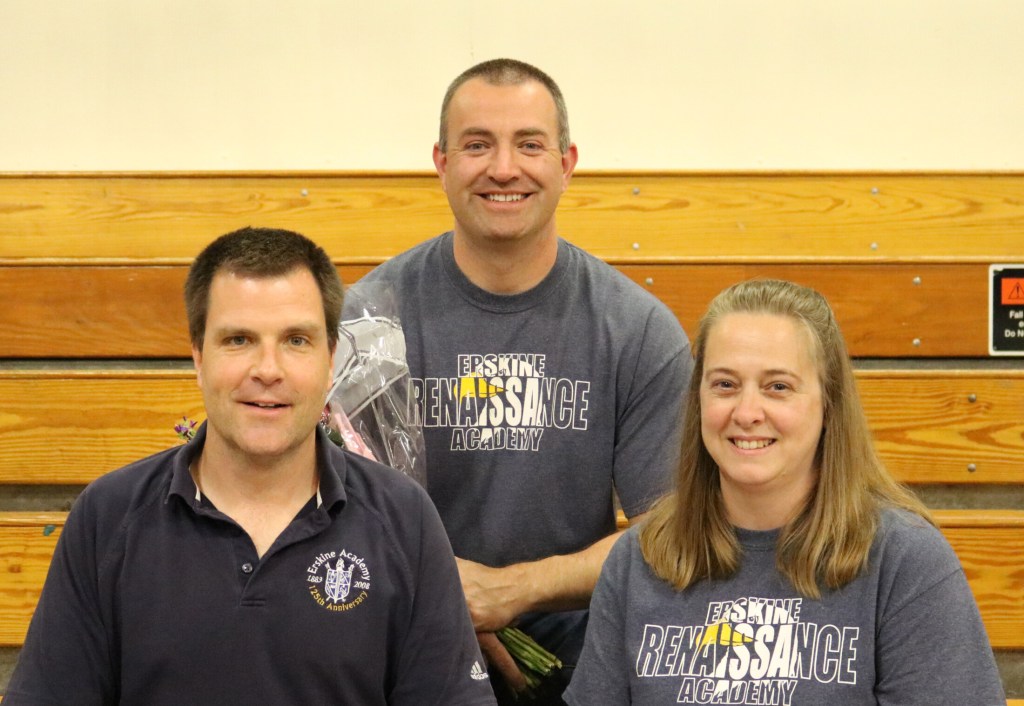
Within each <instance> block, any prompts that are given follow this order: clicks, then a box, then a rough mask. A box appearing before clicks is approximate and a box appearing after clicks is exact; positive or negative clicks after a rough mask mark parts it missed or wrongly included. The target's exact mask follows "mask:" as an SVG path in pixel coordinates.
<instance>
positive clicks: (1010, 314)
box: [988, 264, 1024, 356]
mask: <svg viewBox="0 0 1024 706" xmlns="http://www.w3.org/2000/svg"><path fill="white" fill-rule="evenodd" d="M988 275H989V290H988V291H989V297H988V299H989V317H988V333H989V336H988V352H989V355H1019V356H1024V264H1020V265H992V266H990V267H989V268H988Z"/></svg>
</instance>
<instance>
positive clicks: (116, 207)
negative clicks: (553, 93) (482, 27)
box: [0, 173, 1024, 697]
mask: <svg viewBox="0 0 1024 706" xmlns="http://www.w3.org/2000/svg"><path fill="white" fill-rule="evenodd" d="M1022 195H1024V174H959V173H958V174H631V173H617V174H581V175H578V176H576V177H575V178H574V180H573V183H572V185H571V186H570V189H569V191H568V192H566V194H565V196H564V197H563V199H562V205H561V206H560V211H559V226H560V231H561V232H562V233H563V235H564V236H565V237H566V238H568V239H569V240H571V241H573V242H575V243H577V244H579V245H581V246H582V247H584V248H585V249H587V250H589V251H590V252H592V253H594V254H596V255H598V256H599V257H602V258H603V259H605V260H607V261H609V262H611V263H612V264H614V265H615V266H616V267H618V268H619V269H621V270H622V271H623V272H624V273H626V274H627V275H628V276H629V277H631V278H632V279H634V280H635V281H636V282H638V283H639V284H641V285H642V286H644V287H646V288H648V289H649V290H650V291H652V292H653V293H654V294H655V295H657V296H658V297H660V298H661V299H662V300H663V301H665V302H666V304H668V305H669V306H670V308H672V310H673V311H674V312H675V313H676V315H677V316H678V317H679V319H680V321H681V322H682V323H683V325H684V327H685V328H686V329H687V330H688V331H691V332H692V331H693V330H694V328H695V324H696V320H697V318H698V316H699V315H700V313H701V312H702V311H703V309H704V307H705V306H706V304H707V302H708V301H709V300H710V299H711V297H712V296H713V295H714V294H715V293H717V292H718V291H719V290H720V289H722V288H723V287H724V286H726V285H728V284H731V283H733V282H736V281H739V280H742V279H746V278H748V277H752V276H775V277H784V278H788V279H793V280H796V281H798V282H801V283H804V284H809V285H811V286H814V287H816V288H817V289H819V290H821V291H822V292H823V293H825V294H826V296H828V297H829V299H830V301H831V302H832V304H833V306H834V307H835V309H836V313H837V316H838V318H839V319H840V323H841V325H842V327H843V330H844V333H845V336H846V338H847V342H848V344H849V347H850V352H851V354H852V355H853V356H854V357H855V359H856V363H857V376H858V383H859V385H860V389H861V393H862V395H863V399H864V403H865V407H866V409H867V412H868V417H869V421H870V423H871V429H872V431H873V433H874V435H875V438H876V440H877V443H878V447H879V450H880V452H881V454H882V456H883V457H884V459H885V461H886V463H887V464H888V465H889V467H890V469H891V470H892V471H893V472H894V473H895V474H896V475H897V476H898V477H900V478H901V479H902V480H904V481H906V482H908V483H910V484H913V485H914V486H915V487H917V488H920V489H921V491H922V493H923V494H924V496H925V497H926V499H927V498H928V497H929V496H928V491H929V489H931V488H934V487H940V486H941V487H943V488H950V487H951V488H953V489H955V491H956V492H955V493H954V496H955V497H957V498H958V500H957V503H956V507H936V510H937V512H936V515H937V517H938V519H939V520H940V523H941V526H942V529H943V531H944V533H945V534H946V536H947V537H948V538H949V540H950V542H951V543H952V544H953V547H954V548H955V549H956V551H957V553H958V555H959V556H960V559H961V562H962V563H963V565H964V569H965V572H966V573H967V576H968V580H969V581H970V583H971V586H972V589H973V590H974V592H975V596H976V598H977V600H978V603H979V605H980V607H981V610H982V615H983V618H984V620H985V624H986V628H987V629H988V632H989V637H990V639H991V641H992V644H993V646H994V647H995V648H996V650H997V654H999V656H1000V659H1001V661H1003V662H1004V663H1008V664H1010V666H1011V669H1010V671H1014V669H1015V670H1016V673H1022V670H1021V665H1024V570H1022V567H1024V507H1022V506H1021V505H1020V503H1019V501H1012V502H1008V503H1006V504H999V503H996V504H995V505H993V503H992V502H991V500H990V499H991V497H992V493H991V492H985V491H989V490H990V489H995V491H996V493H997V495H998V491H999V490H1000V489H1005V490H1014V489H1017V488H1020V487H1022V486H1024V358H999V359H996V358H989V357H988V345H987V335H988V330H987V314H988V304H987V301H988V296H989V295H988V265H989V264H995V263H1014V262H1018V263H1019V262H1022V261H1024V198H1022ZM450 223H451V216H450V213H449V211H448V208H447V204H446V202H445V200H444V196H443V194H442V193H441V190H440V188H439V187H438V185H437V183H436V178H435V177H433V176H431V175H421V174H380V175H357V174H323V173H316V174H201V175H190V174H75V175H67V174H64V175H61V174H52V175H51V174H43V175H2V174H0V301H3V302H4V306H2V307H0V331H3V332H4V334H5V335H4V336H2V337H0V645H8V646H15V647H16V646H17V645H19V644H21V641H22V640H23V639H24V632H25V629H26V627H27V624H28V620H29V618H30V617H31V613H32V610H33V607H34V605H35V601H36V599H37V597H38V592H39V588H40V586H41V584H42V581H43V578H44V576H45V570H46V566H47V564H48V561H49V557H50V555H51V553H52V551H53V546H54V544H55V542H56V539H57V537H58V536H59V534H60V530H61V528H62V526H63V518H64V513H63V512H61V511H60V510H62V508H60V507H56V506H55V507H52V508H48V509H46V510H45V511H38V510H32V511H28V510H16V509H11V508H17V507H19V494H20V493H23V492H24V491H25V487H26V486H37V487H38V488H41V489H42V490H43V491H45V490H46V489H47V488H51V487H54V488H56V487H64V486H67V485H71V486H77V485H81V484H84V483H87V482H89V481H90V480H91V479H93V478H95V477H96V476H97V475H99V474H101V473H103V472H105V471H108V470H112V469H114V468H117V467H119V466H121V465H123V464H125V463H128V462H129V461H132V460H135V459H137V458H139V457H141V456H144V455H146V454H149V453H152V452H155V451H157V450H160V449H162V448H165V447H167V446H168V445H171V444H174V443H177V440H176V438H175V436H174V433H173V431H172V428H171V427H172V426H173V424H174V422H175V421H177V420H178V419H180V418H181V417H182V416H183V415H185V416H189V417H191V418H197V419H198V418H201V417H202V405H201V401H200V398H199V393H198V390H197V389H196V386H195V378H194V374H193V373H192V372H191V369H190V365H189V362H188V360H187V358H188V354H189V349H188V341H187V334H186V326H185V320H184V307H183V304H182V298H181V285H182V282H183V281H184V277H185V272H186V270H187V266H188V263H189V262H190V260H191V258H192V257H193V256H194V255H195V254H196V253H197V252H198V251H199V250H200V249H201V248H202V247H203V246H204V245H205V244H206V243H208V242H209V241H210V240H212V239H213V238H214V237H216V236H217V235H220V234H222V233H225V232H228V231H230V230H233V229H235V228H238V227H241V226H245V225H263V226H277V227H284V228H291V229H294V230H297V231H299V232H302V233H305V234H307V235H309V236H310V237H312V238H313V239H314V240H316V241H317V242H319V243H321V244H322V245H323V246H324V247H325V248H326V249H327V251H328V252H329V253H331V255H332V257H334V259H335V261H336V262H337V263H338V265H339V269H340V271H341V273H342V277H343V279H344V280H345V281H346V282H353V281H355V280H356V279H358V277H359V276H360V275H361V274H363V273H364V272H366V271H368V269H370V268H371V267H372V266H373V265H375V264H377V263H378V262H380V261H382V260H383V259H385V258H387V257H389V256H391V255H394V254H396V253H398V252H400V251H402V250H404V249H406V248H408V247H410V246H412V245H413V244H415V243H417V242H420V241H422V240H424V239H425V238H427V237H429V236H431V235H434V234H436V233H440V232H442V231H444V230H446V229H448V228H449V227H450ZM1009 495H1010V497H1011V498H1013V497H1020V496H1019V495H1017V496H1014V495H1013V493H1010V494H1009ZM945 497H949V496H948V495H947V496H945ZM2 686H3V685H2V684H0V687H2ZM1007 689H1008V693H1009V694H1011V695H1012V696H1015V697H1024V683H1019V684H1018V683H1008V685H1007ZM0 691H2V688H0Z"/></svg>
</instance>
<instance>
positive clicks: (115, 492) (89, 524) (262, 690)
mask: <svg viewBox="0 0 1024 706" xmlns="http://www.w3.org/2000/svg"><path fill="white" fill-rule="evenodd" d="M318 434H319V437H318V441H317V463H318V468H319V470H320V494H321V497H322V500H323V502H322V505H320V506H319V507H317V506H316V502H315V498H313V499H311V500H310V502H309V503H308V504H307V506H306V507H305V508H303V510H302V511H301V512H300V513H299V514H298V516H296V518H295V519H294V520H293V522H292V523H291V524H290V525H289V526H288V527H287V528H286V529H285V531H284V532H283V533H282V534H281V535H280V537H278V539H277V541H276V542H275V543H274V544H273V546H271V547H270V549H268V550H267V552H266V553H265V554H264V555H263V557H258V556H257V554H256V550H255V547H254V546H253V544H252V542H251V540H250V539H249V537H248V535H247V534H246V533H245V532H244V531H243V530H242V529H241V528H240V527H239V526H238V525H237V524H236V523H235V522H233V521H232V520H231V519H230V518H228V517H227V516H225V515H223V514H222V513H220V512H219V511H218V510H217V509H216V508H215V507H213V506H212V505H210V504H209V502H208V501H206V500H197V499H196V488H195V484H194V482H193V481H192V478H191V476H190V475H189V472H188V464H189V461H190V460H191V458H192V457H193V456H195V455H196V453H198V450H199V448H200V447H201V446H202V444H203V441H204V438H205V428H203V429H201V430H200V432H199V434H198V435H197V437H196V439H195V440H193V441H192V442H191V443H189V444H188V445H187V446H182V447H178V448H174V449H171V450H168V451H164V452H162V453H160V454H157V455H155V456H152V457H150V458H147V459H145V460H143V461H140V462H138V463H135V464H132V465H131V466H128V467H126V468H123V469H121V470H119V471H115V472H113V473H110V474H108V475H106V476H104V477H102V478H100V479H99V480H97V481H96V482H94V483H93V484H91V485H90V486H89V487H88V488H87V489H86V490H85V491H84V492H83V494H82V496H81V497H80V498H79V500H78V501H77V502H76V504H75V507H74V508H73V509H72V511H71V513H70V515H69V517H68V521H67V524H66V526H65V529H64V531H63V534H62V535H61V538H60V540H59V542H58V545H57V551H56V553H55V556H54V561H53V563H52V565H51V568H50V573H49V576H48V577H47V581H46V585H45V588H44V590H43V594H42V597H41V599H40V601H39V605H38V608H37V610H36V613H35V616H34V618H33V620H32V624H31V627H30V629H29V633H28V636H27V638H26V642H25V646H24V649H23V650H22V653H21V657H20V660H19V664H18V666H17V668H16V670H15V672H14V675H13V677H12V679H11V682H10V685H9V687H8V691H7V693H6V694H5V696H4V706H8V705H9V704H12V705H14V706H17V705H18V704H33V705H39V704H71V703H74V704H78V705H87V704H125V705H127V704H140V705H142V704H145V705H146V706H158V705H161V704H186V703H187V704H205V703H211V704H212V703H224V704H235V703H245V704H288V703H303V704H327V703H331V704H360V705H363V704H366V705H370V704H392V705H395V704H408V705H409V706H423V705H424V704H445V705H447V704H493V703H494V700H493V695H492V694H491V693H490V689H489V687H488V681H487V679H486V676H482V668H481V665H482V664H483V660H482V658H481V656H480V652H479V647H478V645H477V643H476V638H475V635H474V633H473V630H472V624H471V621H470V618H469V612H468V610H467V609H466V606H465V600H464V598H463V595H462V589H461V585H460V583H459V578H458V572H457V569H456V567H455V561H454V558H453V556H452V552H451V547H450V545H449V543H448V541H447V539H446V537H445V534H444V529H443V527H442V525H441V522H440V519H439V518H438V516H437V513H436V511H435V510H434V508H433V506H432V505H431V503H430V501H429V499H428V498H427V496H426V493H425V492H424V491H423V490H422V489H421V488H420V487H419V486H418V485H416V484H415V483H414V482H412V481H411V480H410V479H408V478H406V477H405V476H403V475H402V474H400V473H398V472H397V471H395V470H393V469H390V468H387V467H385V466H382V465H380V464H377V463H374V462H371V461H368V460H366V459H363V458H361V457H358V456H355V455H352V454H349V453H348V452H345V451H342V450H341V449H339V448H337V447H336V446H334V444H332V443H331V442H330V441H329V440H327V439H326V437H325V436H324V435H323V434H322V432H319V431H318ZM339 559H340V560H341V561H340V562H339ZM329 572H334V573H333V574H332V573H329Z"/></svg>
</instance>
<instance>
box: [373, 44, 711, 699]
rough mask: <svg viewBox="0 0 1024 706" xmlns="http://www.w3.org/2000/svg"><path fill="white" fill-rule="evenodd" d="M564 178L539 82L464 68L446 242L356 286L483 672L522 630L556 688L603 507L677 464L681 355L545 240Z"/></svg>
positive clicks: (685, 371)
mask: <svg viewBox="0 0 1024 706" xmlns="http://www.w3.org/2000/svg"><path fill="white" fill-rule="evenodd" d="M576 160H577V151H576V146H575V145H574V144H572V143H571V142H570V141H569V134H568V122H567V119H566V114H565V105H564V100H563V99H562V95H561V92H560V91H559V89H558V86H557V85H555V83H554V82H553V81H552V80H551V79H550V78H549V77H548V76H547V75H546V74H544V73H542V72H540V71H539V70H537V69H536V68H534V67H532V66H529V65H528V64H523V63H521V62H517V61H511V60H507V59H499V60H495V61H491V62H485V63H484V64H481V65H478V66H475V67H473V68H472V69H470V70H469V71H467V72H465V73H464V74H462V75H461V76H459V77H458V78H457V79H456V80H455V81H454V82H453V84H452V86H451V87H450V88H449V90H448V93H447V95H446V97H445V101H444V104H443V106H442V113H441V134H440V140H439V142H438V144H437V145H435V147H434V163H435V165H436V167H437V172H438V175H439V176H440V177H441V183H442V187H443V188H444V190H445V192H446V193H447V196H448V201H449V203H450V205H451V208H452V212H453V214H454V216H455V227H454V230H453V231H452V232H451V233H446V234H444V235H442V236H439V237H438V238H435V239H432V240H430V241H428V242H426V243H423V244H422V245H420V246H418V247H415V248H413V249H412V250H410V251H408V252H406V253H403V254H401V255H399V256H398V257H396V258H394V259H392V260H391V261H389V262H387V263H385V264H384V265H382V266H381V267H379V268H377V269H376V270H374V271H373V272H372V273H370V274H369V275H368V276H367V277H366V278H365V280H364V281H365V282H373V283H387V284H389V285H390V286H391V287H392V288H393V290H394V293H395V295H396V297H397V300H398V305H399V315H400V317H401V322H402V327H403V330H404V333H405V338H406V344H407V358H408V362H409V367H410V370H411V373H412V377H413V393H414V395H415V397H416V400H417V402H418V406H419V411H420V414H421V415H422V416H421V421H422V423H423V428H424V433H425V437H426V444H427V454H426V455H427V478H428V483H427V485H428V490H429V493H430V496H431V498H432V499H433V501H434V503H435V504H436V505H437V508H438V510H439V512H440V514H441V518H442V521H443V522H444V525H445V528H446V530H447V531H448V534H449V537H450V538H451V541H452V545H453V548H454V550H455V554H456V556H457V557H459V572H460V576H461V579H462V583H463V588H464V590H465V592H466V598H467V600H468V602H469V606H470V612H471V614H472V616H473V621H474V624H475V627H476V629H477V630H478V631H479V632H480V633H481V635H480V638H481V645H482V646H483V647H484V650H485V652H488V653H489V655H490V656H491V657H492V658H494V659H492V668H491V672H492V674H493V672H494V671H495V670H496V669H499V668H500V664H501V662H500V659H498V658H499V657H500V655H499V654H497V652H498V651H500V650H501V648H500V645H499V644H498V643H497V641H496V640H495V639H494V636H493V635H491V634H490V633H491V632H492V631H494V630H497V629H499V628H502V627H504V626H506V625H508V624H509V623H511V622H513V621H518V624H519V626H520V627H522V628H523V629H525V630H526V631H527V632H529V633H531V634H532V635H533V636H534V637H535V638H537V639H538V640H539V641H540V642H541V643H542V644H543V645H544V646H546V647H548V648H549V649H552V650H553V651H555V652H556V653H557V654H558V655H559V656H560V657H561V658H562V660H563V662H565V663H566V665H567V669H566V670H564V672H565V674H564V675H563V676H565V677H566V678H567V677H568V674H569V673H570V672H571V668H572V666H573V665H574V664H575V661H576V657H577V656H578V653H579V649H581V646H582V636H583V631H584V629H585V627H586V613H585V611H583V610H582V609H585V608H586V606H587V605H588V602H589V600H590V594H591V592H592V591H593V588H594V584H595V583H596V581H597V576H598V574H599V571H600V567H601V564H602V562H603V561H604V558H605V557H606V556H607V554H608V551H609V549H610V548H611V545H612V543H613V542H614V538H615V518H614V508H613V496H614V495H615V494H617V495H618V497H619V499H620V501H621V504H622V508H623V510H624V511H625V513H626V515H627V516H628V517H630V518H631V519H633V518H635V517H636V516H638V515H640V514H642V513H644V512H645V511H646V510H647V509H648V507H649V506H650V504H651V503H652V502H653V500H655V499H656V498H657V497H658V496H659V495H660V494H661V493H663V492H665V491H666V490H667V489H668V487H669V484H670V482H671V474H672V470H673V469H674V467H675V465H676V462H677V458H678V447H679V433H678V424H679V417H680V409H681V403H682V396H683V391H684V390H685V388H686V385H687V383H688V379H689V375H690V369H691V361H690V354H689V343H688V341H687V339H686V335H685V334H684V333H683V330H682V328H681V327H680V325H679V323H678V321H677V320H676V318H675V317H674V316H673V315H672V313H671V312H670V311H669V310H668V309H667V308H666V307H665V306H664V305H663V304H662V303H661V302H659V301H658V300H657V299H655V298H654V297H653V296H651V295H650V294H649V293H648V292H646V291H644V290H643V289H642V288H641V287H639V286H637V285H636V284H634V283H633V282H631V281H630V280H629V279H628V278H626V277H625V276H623V275H622V274H621V273H619V272H617V271H616V270H614V269H613V268H611V267H610V266H608V265H607V264H605V263H603V262H601V261H599V260H598V259H596V258H594V257H593V256H591V255H588V254H587V253H585V252H583V251H582V250H580V249H579V248H577V247H575V246H573V245H571V244H569V243H568V242H566V241H564V240H561V239H560V238H559V237H558V232H557V229H556V226H555V209H556V207H557V205H558V201H559V198H560V196H561V194H562V192H563V191H564V190H565V189H566V187H567V186H568V184H569V180H570V178H571V176H572V173H573V170H574V168H575V166H576ZM356 286H360V285H359V284H357V285H356ZM566 611H568V612H566ZM515 677H516V675H515V674H509V681H510V683H511V684H513V685H514V684H515V683H516V682H515ZM496 688H498V690H499V699H500V700H501V699H503V698H504V697H503V696H502V692H501V687H496ZM560 692H561V688H560V687H559V686H557V685H555V686H554V687H553V688H552V693H553V694H554V695H553V696H552V697H551V699H550V700H546V701H545V700H543V699H541V700H539V701H538V702H540V703H545V702H547V703H561V700H560V697H559V696H558V694H560Z"/></svg>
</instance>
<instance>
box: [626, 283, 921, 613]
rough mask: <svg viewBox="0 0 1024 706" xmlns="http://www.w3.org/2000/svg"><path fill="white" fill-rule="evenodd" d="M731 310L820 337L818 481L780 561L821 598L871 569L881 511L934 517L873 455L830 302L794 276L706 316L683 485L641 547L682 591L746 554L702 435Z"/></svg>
mask: <svg viewBox="0 0 1024 706" xmlns="http://www.w3.org/2000/svg"><path fill="white" fill-rule="evenodd" d="M734 313H763V314H778V315H782V316H788V317H791V318H792V319H794V320H796V321H798V322H800V323H802V324H803V325H804V326H805V327H806V328H807V330H808V332H809V333H810V338H811V340H812V341H813V346H814V348H815V350H814V351H813V353H814V358H815V361H816V362H817V364H818V374H819V376H820V383H821V390H822V402H823V406H824V429H823V430H822V434H821V438H820V439H819V441H818V450H817V454H816V457H815V468H816V469H817V470H818V477H817V481H816V483H815V487H814V489H813V490H812V491H811V493H810V496H809V498H808V499H807V502H806V503H805V505H804V506H803V508H802V509H801V510H800V511H799V512H798V513H797V515H796V516H795V517H794V518H793V519H792V520H791V521H790V522H789V523H788V524H787V525H786V526H785V527H783V528H782V532H781V535H780V537H779V542H778V546H777V549H776V565H777V566H778V569H779V571H780V572H782V574H783V575H784V576H786V577H787V578H788V579H789V580H790V582H791V583H792V584H793V586H794V588H796V590H797V591H798V592H799V593H801V594H802V595H804V596H807V597H811V598H818V597H820V596H821V588H822V586H823V585H824V586H827V587H828V588H831V589H835V588H839V587H841V586H843V585H845V584H847V583H849V582H850V581H851V580H853V579H854V578H855V577H856V576H857V575H858V574H860V573H861V572H862V571H863V570H864V568H865V567H866V565H867V560H868V552H869V551H870V549H871V543H872V541H873V540H874V537H875V532H876V531H877V528H878V519H879V511H880V509H881V508H882V507H886V506H892V507H900V508H905V509H907V510H910V511H911V512H914V513H917V514H919V515H921V516H922V517H923V518H925V519H926V520H928V521H929V522H932V520H931V517H930V515H929V513H928V510H927V509H926V508H925V506H924V505H923V504H922V503H921V502H920V501H919V500H918V499H917V498H916V497H915V496H914V495H913V494H912V493H911V492H910V491H909V490H907V489H906V488H904V487H903V486H901V485H900V484H899V483H897V482H896V481H895V480H894V479H893V478H892V476H890V475H889V473H888V472H887V471H886V470H885V467H884V466H883V465H882V462H881V460H880V459H879V458H878V455H877V453H876V452H875V448H874V444H873V443H872V440H871V434H870V432H869V430H868V424H867V419H866V417H865V416H864V410H863V408H862V407H861V404H860V397H859V395H858V394H857V385H856V381H855V379H854V375H853V368H852V366H851V365H850V358H849V355H848V354H847V352H846V344H845V343H844V342H843V337H842V334H841V333H840V331H839V325H838V324H837V323H836V320H835V316H834V315H833V313H832V309H831V307H830V306H829V304H828V302H827V301H826V300H825V298H824V297H823V296H822V295H821V294H819V293H818V292H817V291H815V290H813V289H810V288H808V287H802V286H800V285H797V284H793V283H792V282H785V281H781V280H768V279H756V280H749V281H747V282H741V283H739V284H736V285H733V286H731V287H729V288H728V289H726V290H724V291H723V292H722V293H720V294H719V295H718V296H717V297H715V299H714V300H713V301H712V302H711V304H710V306H709V307H708V310H707V312H706V313H705V314H704V317H703V318H702V319H701V321H700V324H699V328H698V331H697V337H696V340H695V342H694V355H695V358H694V369H693V376H692V378H691V379H690V387H689V390H688V391H687V395H686V418H685V422H684V426H683V442H682V444H683V446H682V454H681V458H680V463H679V470H678V472H677V476H676V490H675V492H673V493H670V494H669V495H667V496H665V497H664V498H662V499H661V500H660V501H659V502H658V504H656V505H655V507H654V508H653V509H652V510H651V514H650V516H649V518H648V520H647V521H646V522H645V523H644V525H643V526H642V527H641V529H640V549H641V551H642V553H643V556H644V559H645V560H646V561H647V563H648V564H649V565H650V566H651V569H652V570H653V571H654V573H655V574H657V575H658V576H660V577H661V578H662V579H664V580H665V581H668V582H669V583H671V584H672V585H673V586H675V587H676V588H677V589H680V590H681V589H683V588H685V587H687V586H689V585H690V584H692V583H694V582H696V581H700V580H702V579H723V578H727V577H729V576H731V575H732V574H733V573H735V571H736V570H737V569H738V568H739V564H740V560H741V550H740V547H739V543H738V541H737V539H736V533H735V530H734V529H733V527H732V525H731V524H730V523H729V521H728V519H727V517H726V512H725V507H724V505H723V503H722V492H721V486H720V485H719V474H718V466H717V464H716V463H715V461H714V460H713V459H712V458H711V455H710V454H709V453H708V450H707V448H706V447H705V446H704V442H703V439H702V436H701V406H700V387H701V383H702V378H703V375H704V353H705V348H706V345H707V339H708V334H709V333H710V331H711V329H712V328H713V327H714V326H715V324H716V323H717V322H718V321H719V320H720V319H721V318H722V317H723V316H725V315H727V314H734Z"/></svg>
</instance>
